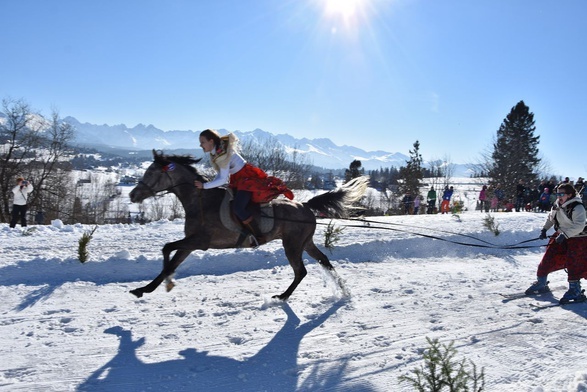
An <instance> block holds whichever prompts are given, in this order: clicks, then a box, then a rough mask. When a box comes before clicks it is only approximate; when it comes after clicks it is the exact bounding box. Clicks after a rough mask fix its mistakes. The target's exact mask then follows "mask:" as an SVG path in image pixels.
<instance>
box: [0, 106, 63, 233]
mask: <svg viewBox="0 0 587 392" xmlns="http://www.w3.org/2000/svg"><path fill="white" fill-rule="evenodd" d="M2 113H3V118H0V145H1V146H2V148H1V150H0V162H1V166H0V184H1V185H0V187H1V195H0V198H1V202H2V208H1V209H0V221H3V222H5V221H7V220H8V210H9V206H10V199H11V196H12V195H11V193H12V192H11V189H12V186H13V185H14V180H15V178H16V177H17V176H23V177H25V178H27V179H29V180H30V181H31V182H32V183H33V185H34V187H35V190H34V192H33V193H32V194H31V197H30V198H29V200H28V204H29V208H30V210H31V211H42V210H43V208H44V206H43V204H44V199H45V196H46V195H47V198H48V199H51V195H52V194H55V195H56V198H57V199H59V198H60V197H62V195H63V194H64V190H63V189H59V187H60V186H62V185H64V181H63V179H64V178H67V177H68V175H69V171H70V165H69V163H67V162H65V161H64V159H63V158H64V156H65V155H66V154H67V153H68V143H69V141H70V140H71V139H72V138H73V128H72V127H71V125H69V124H66V123H64V122H61V121H59V115H58V113H57V112H53V114H52V119H51V121H47V120H46V119H45V118H44V117H43V116H41V115H40V114H38V113H35V112H33V111H32V110H31V108H30V106H29V105H28V104H27V103H26V102H25V101H23V100H17V101H15V100H9V99H5V100H3V101H2ZM65 185H67V183H65Z"/></svg>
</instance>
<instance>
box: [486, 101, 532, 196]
mask: <svg viewBox="0 0 587 392" xmlns="http://www.w3.org/2000/svg"><path fill="white" fill-rule="evenodd" d="M535 130H536V127H535V126H534V113H532V112H530V108H529V107H528V106H526V105H525V104H524V101H520V102H518V104H517V105H516V106H514V107H513V108H512V110H511V111H510V113H509V114H508V115H507V117H506V118H505V119H504V120H503V123H502V124H501V126H500V127H499V130H498V131H497V137H496V140H495V143H494V144H493V153H492V154H491V161H490V162H488V164H487V166H488V171H487V172H488V176H489V179H490V183H491V184H492V185H496V184H501V186H502V188H503V189H504V191H505V194H506V197H508V198H512V197H515V193H516V184H517V183H518V181H519V180H524V181H526V183H527V184H528V183H533V182H535V181H536V180H537V178H538V171H539V164H540V158H539V157H538V143H539V139H540V136H534V131H535Z"/></svg>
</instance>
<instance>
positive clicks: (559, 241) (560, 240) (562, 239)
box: [555, 233, 567, 244]
mask: <svg viewBox="0 0 587 392" xmlns="http://www.w3.org/2000/svg"><path fill="white" fill-rule="evenodd" d="M566 239H567V236H566V235H564V234H563V233H560V234H559V235H558V236H557V237H556V240H555V241H556V243H557V244H562V243H563V242H565V240H566Z"/></svg>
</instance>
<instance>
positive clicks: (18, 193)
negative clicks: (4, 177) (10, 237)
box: [10, 177, 33, 228]
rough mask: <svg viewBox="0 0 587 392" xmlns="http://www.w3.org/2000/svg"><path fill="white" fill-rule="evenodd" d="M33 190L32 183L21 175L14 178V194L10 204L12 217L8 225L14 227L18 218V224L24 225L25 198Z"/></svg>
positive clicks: (25, 224)
mask: <svg viewBox="0 0 587 392" xmlns="http://www.w3.org/2000/svg"><path fill="white" fill-rule="evenodd" d="M32 191H33V185H32V184H31V183H30V182H28V181H27V180H25V179H24V178H23V177H18V178H17V179H16V186H15V187H14V188H12V193H13V194H14V201H13V204H12V219H11V220H10V227H11V228H15V227H16V223H17V222H18V220H19V218H20V225H21V226H22V227H26V226H27V223H26V212H27V208H28V207H27V199H28V197H29V193H31V192H32Z"/></svg>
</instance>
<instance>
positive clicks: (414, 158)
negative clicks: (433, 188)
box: [399, 140, 423, 196]
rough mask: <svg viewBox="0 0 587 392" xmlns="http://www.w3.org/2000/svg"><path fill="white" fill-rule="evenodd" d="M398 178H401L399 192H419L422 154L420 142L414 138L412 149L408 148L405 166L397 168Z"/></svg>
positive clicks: (413, 193)
mask: <svg viewBox="0 0 587 392" xmlns="http://www.w3.org/2000/svg"><path fill="white" fill-rule="evenodd" d="M399 178H400V180H401V184H400V187H399V189H400V192H401V193H406V192H411V193H412V195H414V196H415V195H418V194H419V193H420V185H421V183H422V178H423V170H422V155H421V154H420V142H419V141H418V140H416V142H415V143H414V149H413V150H410V159H409V160H408V161H407V162H406V166H402V167H400V169H399Z"/></svg>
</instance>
